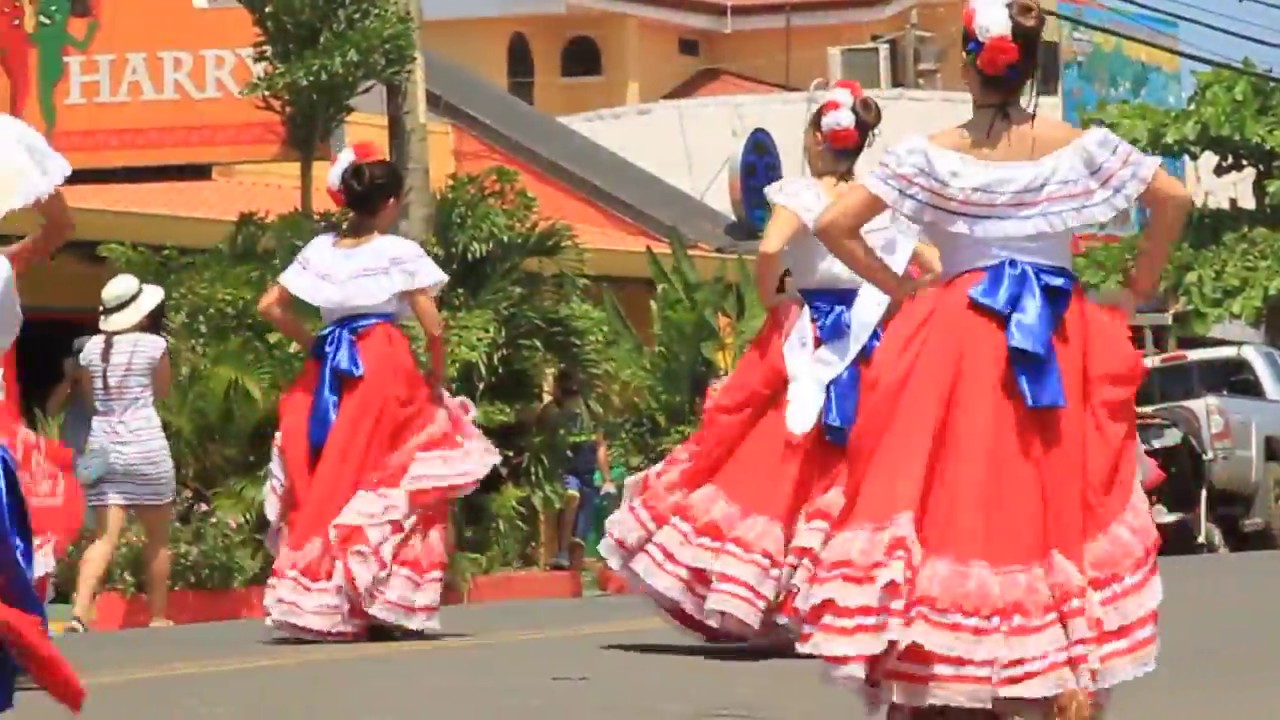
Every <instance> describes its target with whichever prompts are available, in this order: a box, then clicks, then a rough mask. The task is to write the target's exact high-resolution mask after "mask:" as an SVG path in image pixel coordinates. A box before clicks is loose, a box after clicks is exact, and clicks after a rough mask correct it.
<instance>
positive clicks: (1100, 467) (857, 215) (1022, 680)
mask: <svg viewBox="0 0 1280 720" xmlns="http://www.w3.org/2000/svg"><path fill="white" fill-rule="evenodd" d="M965 20H966V23H965V30H964V47H963V50H964V53H965V57H966V64H965V77H966V80H967V83H968V84H969V87H970V90H971V92H972V94H973V99H974V113H973V117H972V119H971V120H969V121H968V122H966V123H965V124H964V125H962V126H960V127H957V128H954V129H950V130H945V131H943V132H940V133H937V134H935V135H933V136H932V137H929V138H925V137H917V138H913V139H909V140H907V141H905V142H903V143H901V144H899V145H898V146H896V147H894V148H891V149H890V150H889V151H888V152H887V154H886V155H885V158H884V160H883V162H882V165H881V167H879V168H878V169H877V170H876V171H875V173H874V174H872V175H871V176H870V177H868V178H867V179H866V181H865V183H864V184H862V185H860V186H858V187H855V188H854V189H852V190H851V191H850V192H848V193H847V194H845V195H843V196H841V197H840V198H839V199H838V200H837V201H836V202H835V203H834V204H833V205H832V207H830V208H829V209H828V210H827V212H826V213H824V215H823V216H822V217H821V218H820V219H819V220H818V223H817V234H818V237H819V238H821V239H822V241H823V242H824V243H826V244H827V246H828V247H829V248H830V249H831V250H832V252H833V253H834V254H835V255H836V256H837V257H839V258H840V259H841V260H843V261H844V262H845V263H846V264H848V265H849V266H850V267H852V268H854V269H856V270H857V271H858V272H859V273H860V274H861V275H862V276H863V277H865V278H867V280H868V281H869V282H872V283H874V284H875V285H876V286H878V287H880V288H882V289H883V291H884V292H885V293H886V294H888V295H889V296H890V297H892V298H893V299H894V301H895V303H901V309H900V310H898V312H897V314H896V316H895V317H894V318H893V320H892V321H891V322H890V323H889V326H888V328H887V330H886V332H885V338H884V341H883V342H882V343H881V345H880V347H879V348H878V349H877V351H876V355H875V357H874V358H873V359H872V362H871V365H870V367H869V368H868V370H867V373H866V380H865V382H864V384H863V393H864V394H863V405H862V408H861V410H860V417H859V421H858V424H857V425H856V426H855V428H854V431H853V435H852V437H851V438H850V441H849V447H850V453H849V455H848V460H849V473H848V478H847V481H846V482H845V483H844V484H842V485H840V486H837V487H835V488H833V489H832V491H831V496H832V498H831V502H829V503H826V504H823V507H824V508H834V509H835V511H834V512H833V513H832V514H831V515H829V516H827V517H824V518H822V519H821V520H822V521H823V522H825V523H827V524H829V535H828V537H827V538H826V540H825V542H823V543H822V544H821V547H820V549H819V550H818V551H817V552H816V553H815V554H814V555H812V556H811V557H809V558H805V559H803V560H802V565H801V569H800V571H799V572H798V578H797V581H796V582H797V585H798V586H799V587H800V588H801V589H802V591H801V594H800V596H799V597H798V598H797V600H796V607H797V610H798V611H799V612H800V614H801V616H802V617H803V621H804V632H803V637H802V639H801V642H800V644H799V647H800V649H801V650H802V651H804V652H807V653H810V654H813V655H818V656H821V657H822V658H823V659H824V660H825V661H826V663H828V667H829V669H830V670H831V671H832V673H833V674H834V675H835V676H836V677H837V678H840V679H843V680H847V681H849V682H851V683H853V684H856V685H857V686H858V687H860V688H862V689H863V690H864V691H866V692H867V697H868V699H869V700H871V701H872V702H873V703H877V704H878V703H881V702H891V703H897V704H899V705H900V706H901V708H900V710H899V712H906V711H907V708H910V707H923V706H944V707H953V708H967V709H969V710H968V712H974V711H975V709H976V712H979V713H982V714H984V715H983V716H989V717H1009V716H1010V715H1012V714H1018V713H1028V714H1027V715H1026V716H1027V717H1032V716H1034V717H1043V716H1045V715H1052V716H1053V717H1056V718H1071V719H1072V720H1077V719H1080V718H1085V717H1088V716H1089V713H1090V711H1091V708H1090V705H1091V703H1090V697H1091V696H1094V695H1095V694H1096V693H1097V692H1098V691H1102V690H1104V689H1107V688H1110V687H1112V686H1114V685H1116V684H1118V683H1120V682H1123V681H1126V680H1130V679H1133V678H1136V677H1138V676H1140V675H1142V674H1144V673H1146V672H1148V671H1150V670H1151V669H1152V668H1153V667H1154V666H1155V661H1156V611H1157V606H1158V604H1159V602H1160V599H1161V586H1160V579H1159V575H1158V574H1157V571H1156V551H1157V545H1158V535H1157V533H1156V529H1155V527H1154V525H1153V523H1152V520H1151V517H1150V511H1149V507H1148V503H1147V501H1146V498H1145V497H1144V495H1143V492H1142V488H1141V486H1140V480H1141V478H1142V467H1141V463H1140V459H1141V458H1142V457H1143V456H1142V453H1141V452H1140V450H1139V449H1138V446H1137V442H1138V438H1137V425H1136V410H1135V407H1134V397H1135V394H1136V392H1137V389H1138V385H1139V383H1140V382H1141V380H1142V378H1143V366H1142V360H1141V357H1140V356H1139V354H1138V353H1137V352H1136V351H1135V350H1134V348H1133V346H1132V344H1131V343H1130V339H1129V332H1128V326H1127V317H1126V315H1127V312H1130V311H1132V307H1133V304H1134V298H1143V297H1147V296H1150V295H1151V294H1153V293H1154V292H1155V291H1156V290H1157V288H1158V286H1159V283H1160V275H1161V272H1162V270H1163V268H1164V266H1165V264H1166V262H1167V260H1168V255H1169V252H1170V247H1171V246H1172V245H1173V243H1174V242H1176V240H1177V238H1178V237H1179V235H1180V233H1181V232H1182V228H1183V226H1184V223H1185V221H1186V218H1187V214H1188V212H1189V209H1190V206H1191V201H1190V198H1189V195H1188V194H1187V192H1186V190H1185V188H1183V186H1182V185H1181V184H1180V183H1179V182H1178V181H1177V180H1175V179H1173V178H1172V177H1170V176H1169V175H1168V174H1167V173H1165V172H1164V171H1163V170H1162V169H1161V168H1160V159H1159V158H1154V157H1148V156H1145V155H1143V154H1142V153H1140V152H1138V151H1137V150H1136V149H1134V148H1133V147H1132V146H1131V145H1129V144H1128V143H1126V142H1124V141H1123V140H1121V139H1120V138H1119V137H1117V136H1116V135H1114V134H1113V133H1111V132H1110V131H1108V130H1105V129H1101V128H1095V129H1092V130H1088V131H1085V132H1081V131H1079V130H1077V129H1074V128H1072V127H1070V126H1068V125H1066V124H1064V123H1061V122H1057V121H1054V120H1049V119H1046V118H1043V117H1041V118H1036V117H1035V116H1034V115H1033V114H1032V113H1030V112H1027V111H1026V110H1023V109H1022V107H1020V106H1019V104H1018V102H1017V99H1018V97H1019V94H1020V92H1021V91H1022V89H1023V87H1024V86H1025V84H1026V83H1027V82H1028V81H1029V80H1030V79H1031V78H1032V77H1033V75H1034V73H1035V69H1036V67H1037V54H1038V50H1039V47H1040V40H1041V34H1042V31H1043V28H1044V15H1043V14H1042V12H1041V10H1040V7H1039V5H1038V4H1037V3H1036V2H1034V1H1033V0H1014V2H1011V3H1009V2H1006V0H971V2H970V3H969V5H968V8H967V12H966V15H965ZM1138 203H1141V204H1142V205H1143V206H1145V208H1146V209H1147V210H1148V211H1149V221H1148V223H1147V227H1146V230H1145V233H1144V237H1143V240H1142V242H1141V244H1140V250H1139V252H1138V257H1137V260H1136V263H1135V266H1134V270H1133V272H1132V275H1131V276H1130V280H1129V286H1128V288H1127V289H1124V290H1111V291H1107V292H1105V293H1104V294H1103V295H1102V296H1101V297H1100V298H1099V299H1100V300H1101V302H1097V301H1094V300H1091V299H1090V298H1088V297H1086V296H1085V294H1084V292H1083V291H1082V290H1081V289H1080V287H1079V283H1078V281H1077V280H1076V278H1075V276H1074V275H1073V274H1072V272H1071V259H1072V255H1071V238H1072V233H1073V231H1076V230H1078V229H1080V228H1084V227H1088V226H1094V225H1097V224H1101V223H1105V222H1108V221H1109V220H1111V219H1112V218H1114V217H1115V216H1116V215H1117V214H1119V213H1122V212H1127V211H1130V210H1131V209H1133V208H1134V207H1135V205H1137V204H1138ZM889 208H891V209H893V210H895V211H897V212H900V213H902V214H904V215H905V216H906V217H908V218H909V219H911V220H912V221H914V222H916V223H918V224H919V225H920V226H921V229H922V231H923V232H924V233H925V234H926V235H927V236H928V237H929V238H930V240H931V241H933V242H934V243H935V244H936V245H937V247H938V249H939V251H940V252H941V255H942V265H943V282H942V284H941V286H940V287H937V288H932V289H927V290H922V291H920V292H918V293H915V290H916V289H917V288H918V287H919V285H917V284H914V283H912V282H909V281H904V280H903V279H902V278H901V277H900V276H899V275H898V273H896V272H894V271H893V269H891V268H889V267H886V266H885V264H884V263H883V262H882V261H881V260H880V259H879V258H878V257H877V256H876V254H875V253H873V252H871V251H870V250H869V249H868V248H867V247H866V243H865V242H864V241H863V240H862V238H861V235H860V234H859V230H860V228H861V227H862V226H863V224H864V223H866V222H867V221H868V220H870V219H871V218H873V217H875V216H877V215H878V214H880V213H882V212H884V211H885V210H886V209H889ZM913 293H914V297H912V295H913ZM815 520H816V519H815ZM962 712H963V711H962ZM1032 713H1034V714H1032ZM964 716H965V717H968V715H964Z"/></svg>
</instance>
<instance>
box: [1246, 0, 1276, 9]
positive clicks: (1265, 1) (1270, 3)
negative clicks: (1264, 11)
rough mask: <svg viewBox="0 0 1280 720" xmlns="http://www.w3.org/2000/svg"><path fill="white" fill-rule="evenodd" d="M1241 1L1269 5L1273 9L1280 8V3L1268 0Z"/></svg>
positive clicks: (1263, 5)
mask: <svg viewBox="0 0 1280 720" xmlns="http://www.w3.org/2000/svg"><path fill="white" fill-rule="evenodd" d="M1240 2H1242V3H1246V2H1251V3H1255V4H1258V5H1261V6H1262V7H1269V8H1271V9H1272V10H1280V3H1274V2H1267V0H1240Z"/></svg>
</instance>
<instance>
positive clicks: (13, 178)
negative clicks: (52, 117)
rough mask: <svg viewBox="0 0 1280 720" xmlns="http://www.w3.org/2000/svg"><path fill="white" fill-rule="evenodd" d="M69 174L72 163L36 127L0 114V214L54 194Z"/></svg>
mask: <svg viewBox="0 0 1280 720" xmlns="http://www.w3.org/2000/svg"><path fill="white" fill-rule="evenodd" d="M70 175H71V163H69V162H67V159H66V158H64V157H63V156H62V154H61V153H59V152H58V151H57V150H54V149H53V148H52V147H51V146H50V145H49V141H47V140H45V139H44V136H42V135H41V134H40V133H38V132H36V130H35V128H33V127H31V126H30V125H28V124H26V123H25V122H23V121H22V120H20V119H18V118H16V117H14V116H12V115H8V114H0V217H3V216H5V215H8V214H9V213H11V212H13V211H15V210H21V209H22V208H27V207H31V206H32V205H34V204H36V203H37V202H40V201H41V200H44V199H45V198H47V197H49V196H50V195H52V194H53V192H54V191H55V190H57V189H58V188H59V187H61V185H62V184H63V183H64V182H66V180H67V177H69V176H70Z"/></svg>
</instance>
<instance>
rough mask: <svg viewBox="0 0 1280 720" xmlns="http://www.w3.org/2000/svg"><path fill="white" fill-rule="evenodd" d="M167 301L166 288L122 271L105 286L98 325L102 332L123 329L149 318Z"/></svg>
mask: <svg viewBox="0 0 1280 720" xmlns="http://www.w3.org/2000/svg"><path fill="white" fill-rule="evenodd" d="M162 302H164V288H162V287H160V286H159V285H149V284H146V283H144V282H142V281H141V280H139V279H138V278H137V276H136V275H130V274H129V273H121V274H120V275H117V276H115V277H113V278H111V279H110V280H108V281H107V284H106V285H105V286H104V287H103V288H102V305H101V306H99V308H98V329H99V330H102V332H124V331H125V330H128V329H130V328H132V327H134V326H135V325H137V324H138V323H140V322H142V321H143V320H145V319H146V317H147V316H148V315H150V314H151V311H152V310H155V309H156V308H157V307H159V306H160V303H162Z"/></svg>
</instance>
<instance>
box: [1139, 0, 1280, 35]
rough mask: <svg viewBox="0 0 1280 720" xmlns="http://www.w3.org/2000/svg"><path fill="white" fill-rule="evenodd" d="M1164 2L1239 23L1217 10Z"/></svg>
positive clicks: (1176, 0) (1183, 0)
mask: <svg viewBox="0 0 1280 720" xmlns="http://www.w3.org/2000/svg"><path fill="white" fill-rule="evenodd" d="M1164 1H1165V2H1167V3H1169V4H1170V5H1177V6H1179V7H1184V8H1187V9H1188V10H1195V11H1196V12H1197V13H1202V14H1204V15H1212V16H1213V17H1218V18H1222V19H1223V20H1230V21H1232V22H1239V21H1240V17H1239V16H1237V15H1228V14H1226V13H1224V12H1220V11H1218V10H1210V9H1209V8H1207V7H1202V6H1199V5H1196V4H1194V3H1189V2H1187V0H1164ZM1121 2H1124V0H1121ZM1268 29H1270V28H1268Z"/></svg>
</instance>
